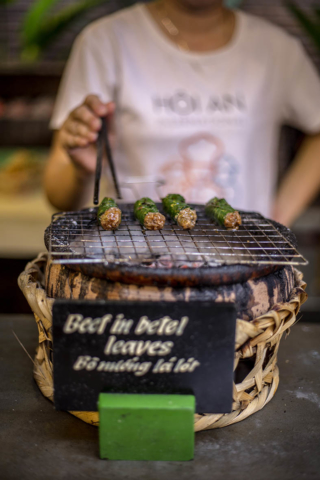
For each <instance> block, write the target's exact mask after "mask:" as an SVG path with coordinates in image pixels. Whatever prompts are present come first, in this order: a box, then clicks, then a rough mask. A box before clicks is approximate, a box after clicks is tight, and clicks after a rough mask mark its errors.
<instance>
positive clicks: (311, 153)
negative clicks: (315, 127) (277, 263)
mask: <svg viewBox="0 0 320 480" xmlns="http://www.w3.org/2000/svg"><path fill="white" fill-rule="evenodd" d="M319 190H320V133H318V134H316V135H312V136H311V135H310V136H307V137H306V138H305V140H304V142H303V144H302V146H301V148H300V149H299V152H298V154H297V156H296V158H295V160H294V162H293V164H292V166H291V167H290V169H289V171H288V172H287V174H286V176H285V178H284V180H283V181H282V183H281V185H280V188H279V191H278V193H277V196H276V199H275V203H274V208H273V215H272V216H273V218H274V220H276V221H277V222H279V223H282V224H284V225H287V226H290V225H292V223H293V222H294V221H295V220H296V219H297V218H298V216H299V215H300V214H301V213H302V212H303V210H304V209H305V208H306V207H307V206H308V205H309V204H310V203H311V202H312V200H314V198H315V197H316V195H317V194H318V192H319Z"/></svg>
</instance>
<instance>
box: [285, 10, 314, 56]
mask: <svg viewBox="0 0 320 480" xmlns="http://www.w3.org/2000/svg"><path fill="white" fill-rule="evenodd" d="M286 5H287V7H288V8H289V10H290V11H291V12H292V14H293V15H294V16H295V17H296V19H297V20H298V22H299V23H300V25H301V26H302V28H303V29H304V30H305V31H306V32H307V33H308V34H309V35H310V37H311V38H312V40H313V41H314V43H315V44H316V46H317V47H318V49H319V50H320V7H317V6H315V7H313V11H312V13H311V14H307V13H305V12H304V11H303V10H302V9H301V8H299V7H297V5H296V4H295V3H293V2H286Z"/></svg>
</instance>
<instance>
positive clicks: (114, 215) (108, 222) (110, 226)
mask: <svg viewBox="0 0 320 480" xmlns="http://www.w3.org/2000/svg"><path fill="white" fill-rule="evenodd" d="M97 217H98V222H99V224H100V225H101V227H102V228H103V229H104V230H117V228H118V227H119V225H120V223H121V210H120V208H119V207H118V205H117V204H116V202H115V201H114V200H113V198H110V197H105V198H104V199H103V200H102V202H101V203H100V205H99V207H98V212H97Z"/></svg>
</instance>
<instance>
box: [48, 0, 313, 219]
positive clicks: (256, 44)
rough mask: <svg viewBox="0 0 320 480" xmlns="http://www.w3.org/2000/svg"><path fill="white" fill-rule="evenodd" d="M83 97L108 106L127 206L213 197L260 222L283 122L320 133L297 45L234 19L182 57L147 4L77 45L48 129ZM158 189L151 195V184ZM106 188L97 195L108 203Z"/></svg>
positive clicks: (260, 24) (103, 24) (267, 27)
mask: <svg viewBox="0 0 320 480" xmlns="http://www.w3.org/2000/svg"><path fill="white" fill-rule="evenodd" d="M88 94H97V95H99V96H100V98H101V100H102V101H105V102H107V101H111V100H112V101H114V102H115V103H116V115H115V128H116V134H117V135H116V136H117V144H116V146H115V147H114V160H115V165H116V170H117V174H118V177H119V180H120V183H121V185H122V193H123V196H124V199H125V200H126V201H134V200H136V199H137V197H138V196H150V197H151V198H153V199H155V200H157V199H159V195H158V193H160V195H165V194H167V193H180V194H182V195H184V196H185V197H186V200H187V201H188V202H194V203H203V202H206V201H207V200H208V199H210V198H211V197H213V196H214V195H217V196H220V197H225V198H226V199H227V200H228V201H229V202H230V203H231V204H232V205H233V206H235V207H237V208H239V209H247V210H255V211H260V212H262V213H263V214H265V215H268V214H269V213H270V206H271V202H272V197H273V194H274V189H275V184H276V177H277V144H278V135H279V127H280V125H281V124H283V123H287V124H290V125H293V126H297V127H298V128H300V129H302V130H303V131H305V132H307V133H317V132H319V131H320V80H319V77H318V75H317V72H316V70H315V67H314V66H313V65H312V63H311V61H310V59H309V58H308V57H307V56H306V54H305V52H304V51H303V49H302V47H301V45H300V43H299V42H298V41H297V40H296V39H294V38H293V37H291V36H290V35H288V34H287V33H286V32H284V31H282V30H281V29H280V28H278V27H276V26H274V25H272V24H270V23H268V22H266V21H264V20H261V19H259V18H256V17H254V16H251V15H248V14H245V13H242V12H239V11H237V12H236V27H235V32H234V35H233V38H232V39H231V41H230V42H229V43H228V45H227V46H226V47H224V48H221V49H220V50H217V51H214V52H209V53H208V52H206V53H194V52H189V51H181V50H180V49H179V48H178V47H177V46H176V45H175V43H173V42H172V41H171V40H170V39H168V38H167V37H166V36H165V35H164V34H163V32H162V31H161V30H160V29H159V27H158V26H157V24H156V23H155V22H154V20H153V18H152V17H151V16H150V14H149V12H148V10H147V9H146V8H145V6H144V5H143V4H136V5H134V6H133V7H130V8H128V9H125V10H122V11H119V12H117V13H115V14H113V15H110V16H108V17H104V18H102V19H100V20H98V21H96V22H94V23H92V24H91V25H89V26H88V27H86V28H85V29H84V31H83V32H82V33H81V34H80V35H79V37H78V38H77V40H76V42H75V44H74V46H73V49H72V53H71V57H70V59H69V61H68V64H67V67H66V70H65V73H64V77H63V80H62V83H61V87H60V92H59V94H58V98H57V102H56V106H55V110H54V114H53V118H52V122H51V127H52V128H53V129H58V128H60V126H61V125H62V123H63V122H64V120H65V119H66V117H67V115H68V114H69V112H70V111H71V110H73V109H74V108H75V107H76V106H78V105H80V104H81V103H82V102H83V100H84V98H85V97H86V96H87V95H88ZM163 180H165V181H166V184H165V185H164V186H163V187H161V189H160V192H159V190H157V189H156V188H155V185H156V183H153V182H158V181H163ZM139 182H151V183H139ZM108 184H109V185H110V188H109V191H105V192H101V194H103V195H111V196H112V195H114V190H113V187H112V182H111V181H110V182H109V183H108ZM157 192H158V193H157Z"/></svg>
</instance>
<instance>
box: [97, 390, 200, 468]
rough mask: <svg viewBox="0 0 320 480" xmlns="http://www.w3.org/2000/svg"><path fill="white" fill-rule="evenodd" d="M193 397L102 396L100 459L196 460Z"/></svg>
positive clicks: (100, 410) (100, 407)
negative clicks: (194, 458) (194, 457)
mask: <svg viewBox="0 0 320 480" xmlns="http://www.w3.org/2000/svg"><path fill="white" fill-rule="evenodd" d="M194 412H195V398H194V396H193V395H131V394H113V393H110V394H109V393H101V394H100V396H99V415H100V421H99V424H100V426H99V439H100V457H101V458H108V459H109V460H165V461H186V460H192V458H193V452H194V427H193V425H194Z"/></svg>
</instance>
